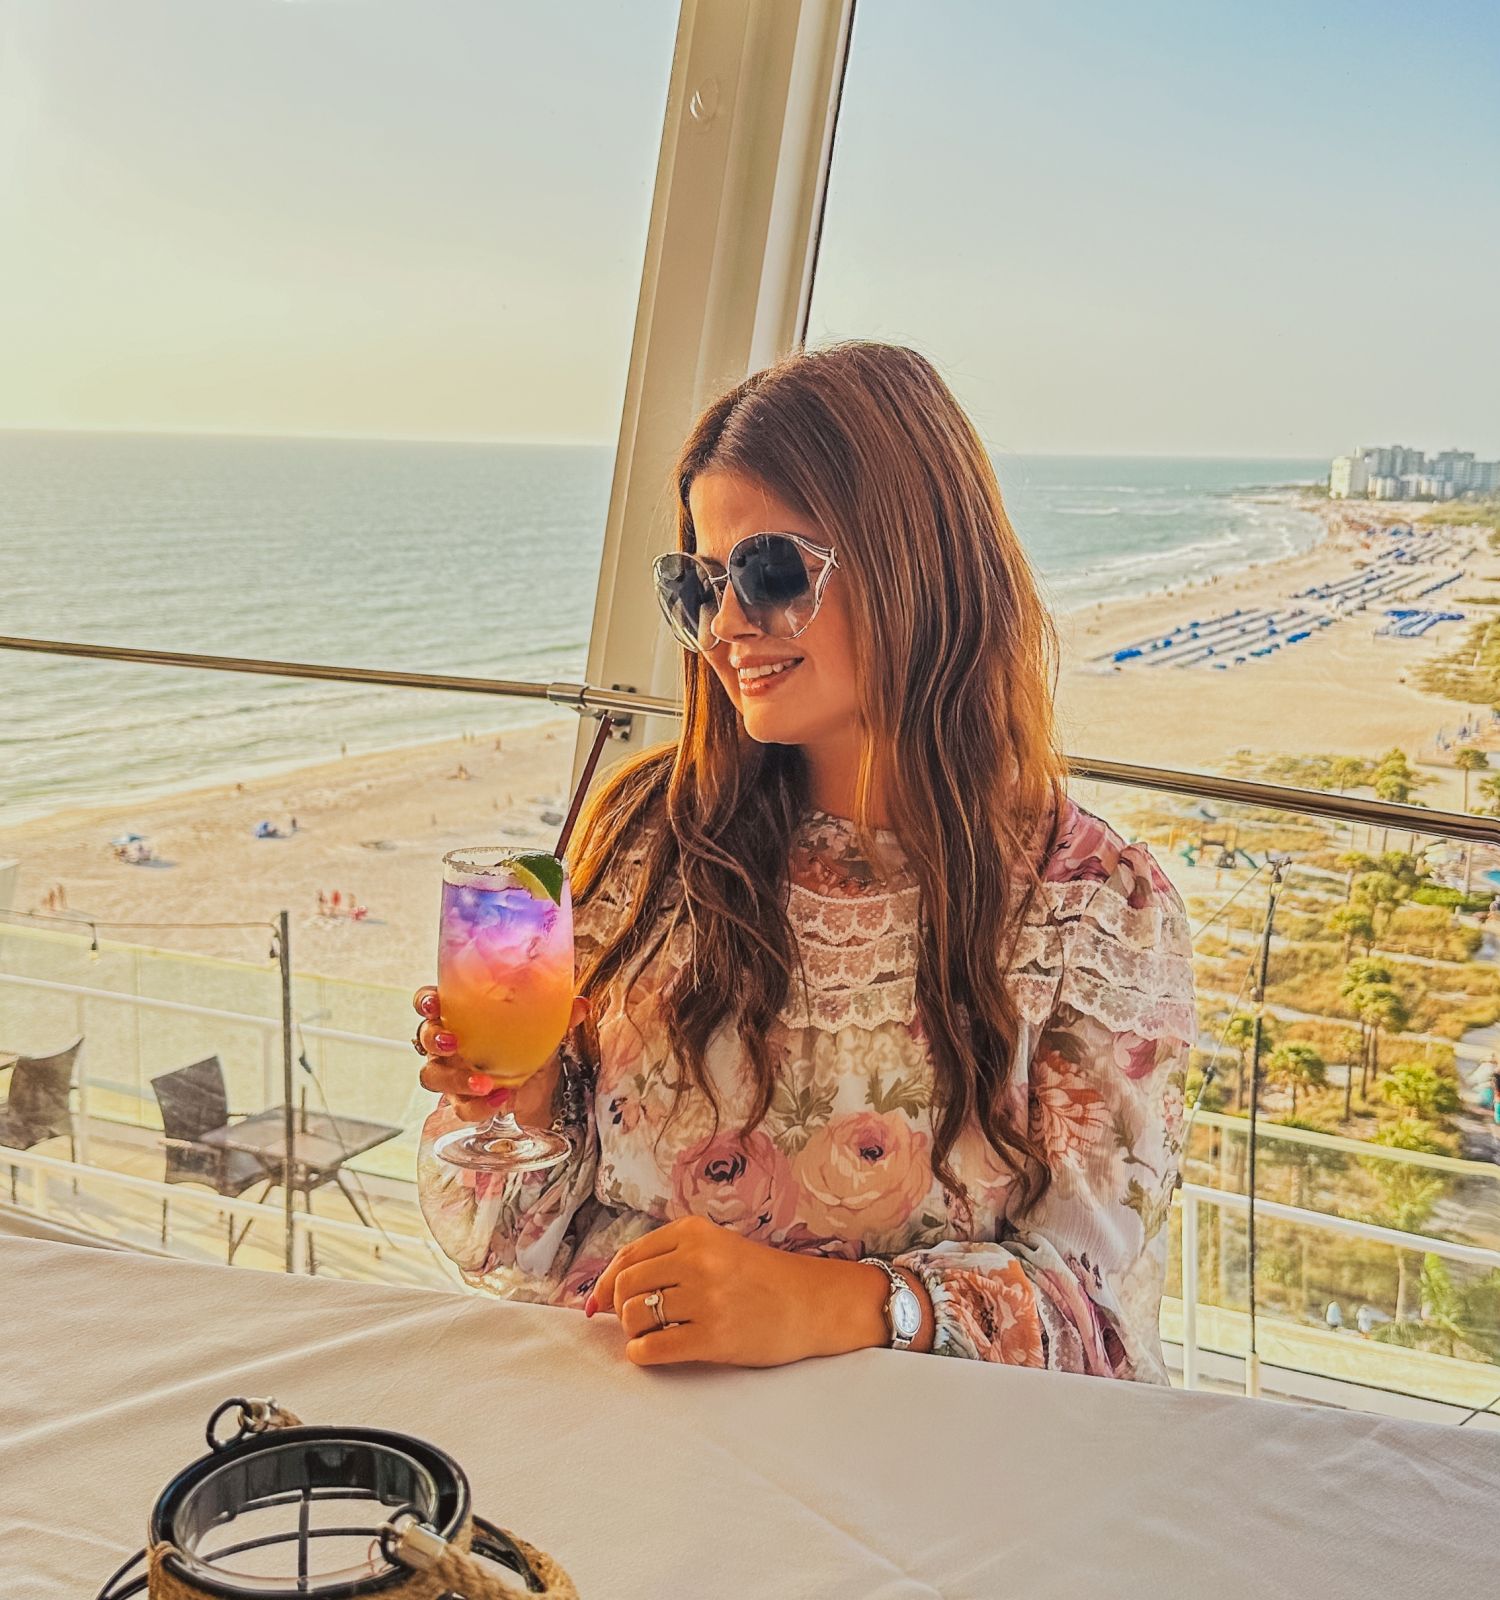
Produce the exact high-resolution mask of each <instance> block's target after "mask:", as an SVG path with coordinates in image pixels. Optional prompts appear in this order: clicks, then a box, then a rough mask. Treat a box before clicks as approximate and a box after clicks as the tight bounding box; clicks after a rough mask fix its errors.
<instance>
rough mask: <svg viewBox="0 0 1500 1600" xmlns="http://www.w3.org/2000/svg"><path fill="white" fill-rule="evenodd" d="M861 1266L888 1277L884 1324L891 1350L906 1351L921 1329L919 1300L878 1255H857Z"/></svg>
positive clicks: (907, 1284) (903, 1279) (899, 1275)
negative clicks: (876, 1268)
mask: <svg viewBox="0 0 1500 1600" xmlns="http://www.w3.org/2000/svg"><path fill="white" fill-rule="evenodd" d="M859 1263H860V1265H861V1266H862V1267H879V1268H880V1270H881V1271H882V1272H883V1273H884V1274H885V1275H886V1277H888V1278H889V1279H890V1280H891V1297H890V1299H889V1300H887V1301H886V1303H885V1325H886V1328H887V1329H888V1330H889V1333H890V1346H891V1349H892V1350H909V1349H911V1342H912V1340H913V1339H915V1338H916V1336H917V1335H918V1334H919V1333H920V1332H921V1331H922V1302H921V1301H920V1300H919V1299H917V1296H916V1292H915V1290H913V1288H912V1286H911V1285H910V1284H909V1283H908V1282H907V1281H906V1279H905V1278H903V1277H902V1276H901V1274H900V1273H899V1272H897V1271H896V1269H895V1268H894V1267H893V1266H892V1265H891V1264H890V1262H889V1261H882V1260H881V1259H880V1257H879V1256H861V1257H860V1258H859Z"/></svg>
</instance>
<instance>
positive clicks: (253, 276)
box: [0, 0, 1500, 457]
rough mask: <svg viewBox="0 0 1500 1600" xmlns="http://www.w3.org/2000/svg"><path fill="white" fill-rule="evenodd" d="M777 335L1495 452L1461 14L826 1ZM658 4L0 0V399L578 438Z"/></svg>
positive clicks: (1145, 449)
mask: <svg viewBox="0 0 1500 1600" xmlns="http://www.w3.org/2000/svg"><path fill="white" fill-rule="evenodd" d="M855 17H856V20H855V32H854V40H853V50H852V55H851V60H850V67H849V72H848V76H847V79H846V83H845V98H844V103H843V109H842V113H841V118H840V124H839V132H838V140H837V144H836V148H835V157H834V167H833V173H832V178H831V183H830V190H829V200H828V207H827V212H826V217H825V226H824V235H823V243H822V250H821V254H820V259H819V268H818V276H817V281H816V287H815V294H814V303H813V317H812V326H811V328H810V330H809V336H810V340H811V341H812V342H813V343H818V342H821V341H822V340H824V339H828V338H833V337H854V336H860V337H871V338H881V339H892V340H896V341H899V342H902V343H907V344H912V345H915V346H916V347H917V348H919V349H921V350H923V351H924V352H925V353H927V354H928V355H929V356H931V357H932V358H933V359H934V360H935V361H936V362H937V363H938V365H939V366H940V367H941V369H942V370H943V372H944V373H945V375H946V376H947V377H948V379H949V382H950V383H951V384H952V385H953V387H954V389H955V391H956V392H957V393H958V395H959V398H960V399H961V400H962V401H963V402H964V404H965V405H966V406H967V407H968V408H969V409H970V411H971V413H972V414H973V415H974V417H975V420H976V422H977V423H978V425H979V427H980V431H981V433H982V434H983V435H984V436H985V438H986V439H987V440H989V441H990V442H991V443H992V445H994V446H995V447H996V448H998V449H1003V450H1007V451H1017V452H1023V453H1030V452H1038V453H1061V454H1117V453H1118V454H1163V455H1177V454H1184V455H1186V454H1203V455H1238V456H1278V457H1281V456H1285V457H1318V456H1327V455H1331V454H1334V453H1337V452H1340V451H1343V450H1347V449H1350V448H1352V447H1354V446H1356V445H1360V444H1374V443H1379V442H1389V441H1394V440H1401V441H1403V442H1407V443H1411V444H1415V445H1418V446H1421V447H1424V448H1427V449H1429V450H1435V449H1439V448H1443V447H1446V446H1449V445H1452V446H1456V447H1458V448H1461V449H1473V450H1475V451H1476V452H1477V453H1478V454H1480V455H1481V456H1486V457H1495V456H1500V382H1497V381H1496V379H1497V370H1500V359H1497V358H1500V327H1497V312H1500V306H1497V295H1496V292H1495V285H1496V283H1497V282H1500V7H1497V6H1494V5H1493V4H1479V3H1471V4H1459V3H1450V0H1432V3H1430V4H1426V5H1424V6H1423V7H1421V8H1420V9H1418V8H1413V7H1410V6H1407V5H1399V6H1398V5H1395V4H1382V3H1376V0H1371V3H1367V4H1361V5H1356V4H1346V3H1342V0H1338V3H1335V0H1306V3H1303V4H1293V3H1286V0H1261V3H1260V4H1257V5H1255V6H1231V5H1209V6H1204V5H1202V4H1201V3H1199V4H1193V5H1190V4H1179V3H1175V0H1173V3H1167V0H1132V4H1130V5H1128V6H1120V5H1118V4H1104V3H1100V0H1072V3H1063V0H1059V3H1057V4H1053V5H1048V6H1037V5H1034V4H1030V5H1022V4H1020V3H1018V0H857V7H856V13H855ZM675 27H676V6H675V4H673V3H672V0H570V3H569V4H567V5H555V6H553V5H538V4H535V3H534V0H435V3H418V0H0V427H39V428H120V429H136V430H161V431H177V430H185V431H207V432H244V433H272V434H299V433H308V434H333V435H358V436H373V437H398V438H451V439H518V440H541V439H556V440H569V441H581V440H588V441H595V442H600V443H608V444H612V443H613V442H614V440H615V438H616V436H617V433H618V425H619V413H620V405H621V400H622V396H623V391H624V380H625V369H626V363H627V361H628V357H629V345H630V339H631V336H632V331H633V322H634V317H635V310H636V302H637V297H638V290H639V275H640V269H641V259H642V253H643V249H644V243H645V235H646V226H647V221H648V214H649V207H650V196H651V185H652V182H653V179H654V175H655V168H656V161H657V156H658V148H659V140H660V131H661V119H662V113H663V109H664V106H665V96H666V87H667V81H668V75H669V72H670V65H671V52H672V44H673V38H674V33H675Z"/></svg>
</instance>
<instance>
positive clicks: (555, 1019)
mask: <svg viewBox="0 0 1500 1600" xmlns="http://www.w3.org/2000/svg"><path fill="white" fill-rule="evenodd" d="M573 993H574V991H573V906H572V899H571V896H570V894H569V886H568V873H567V868H566V866H565V865H564V864H563V863H562V862H561V861H559V860H558V859H557V857H555V856H551V855H547V854H546V853H545V852H538V851H526V850H506V849H504V848H502V847H499V846H490V847H485V848H482V849H470V850H454V851H452V852H450V853H449V854H448V855H446V856H444V857H443V909H442V917H441V920H440V923H439V928H438V1003H439V1009H440V1011H441V1014H442V1018H443V1024H444V1026H445V1027H446V1028H447V1029H448V1030H449V1031H450V1032H451V1033H453V1034H454V1035H456V1037H457V1039H458V1053H459V1054H460V1055H461V1056H462V1057H463V1059H464V1060H465V1061H466V1062H468V1063H469V1064H470V1065H471V1066H472V1067H473V1068H474V1070H475V1071H476V1072H483V1073H485V1074H487V1075H488V1076H489V1077H490V1078H492V1079H493V1080H494V1081H495V1083H496V1084H497V1085H499V1086H501V1087H503V1088H507V1089H514V1088H516V1087H518V1086H519V1085H520V1084H523V1083H525V1082H526V1080H527V1079H528V1078H529V1077H531V1075H532V1074H533V1073H535V1072H537V1071H538V1070H539V1069H540V1068H541V1067H543V1066H545V1065H546V1063H547V1062H548V1060H549V1059H550V1058H551V1057H552V1055H553V1053H554V1052H555V1051H556V1050H557V1047H558V1045H559V1044H561V1043H562V1040H563V1036H564V1035H565V1034H566V1033H567V1031H568V1019H569V1016H570V1014H571V1012H572V1009H573ZM434 1148H435V1150H436V1153H437V1154H438V1155H439V1156H441V1157H442V1158H443V1160H445V1161H448V1162H451V1163H452V1164H453V1165H455V1166H461V1167H469V1168H477V1169H479V1170H481V1171H486V1172H505V1171H514V1172H529V1171H534V1170H536V1169H538V1168H541V1167H550V1166H553V1165H555V1164H556V1163H557V1162H559V1161H561V1160H562V1159H563V1158H564V1157H565V1156H566V1155H567V1154H568V1151H569V1148H570V1147H569V1144H568V1141H567V1140H566V1139H565V1138H563V1137H562V1136H561V1135H560V1134H556V1133H551V1132H546V1131H543V1130H540V1129H531V1128H522V1127H521V1126H520V1125H519V1124H518V1123H517V1122H516V1120H515V1117H514V1115H513V1114H512V1112H511V1111H510V1110H509V1109H506V1110H504V1111H501V1112H500V1113H499V1114H497V1115H496V1116H495V1117H493V1118H491V1120H490V1121H489V1122H487V1123H485V1124H484V1125H483V1126H481V1127H477V1128H463V1129H459V1130H457V1131H456V1132H453V1133H449V1134H446V1135H444V1136H443V1138H441V1139H439V1140H438V1141H437V1144H436V1146H435V1147H434Z"/></svg>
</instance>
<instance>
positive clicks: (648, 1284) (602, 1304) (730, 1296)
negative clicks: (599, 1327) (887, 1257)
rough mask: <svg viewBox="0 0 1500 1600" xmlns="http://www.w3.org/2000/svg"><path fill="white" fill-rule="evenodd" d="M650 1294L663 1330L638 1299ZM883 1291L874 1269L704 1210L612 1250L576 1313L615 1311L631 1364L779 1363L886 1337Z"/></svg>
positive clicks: (886, 1290) (885, 1289)
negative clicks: (761, 1235) (738, 1229)
mask: <svg viewBox="0 0 1500 1600" xmlns="http://www.w3.org/2000/svg"><path fill="white" fill-rule="evenodd" d="M653 1291H655V1292H657V1293H659V1294H660V1295H661V1297H662V1298H661V1310H662V1311H663V1313H664V1314H665V1316H666V1319H667V1324H668V1325H667V1326H666V1327H665V1328H663V1327H661V1326H660V1325H659V1324H658V1322H657V1318H656V1312H655V1311H654V1310H653V1309H652V1307H650V1306H648V1305H647V1304H646V1298H645V1297H646V1296H647V1295H648V1294H649V1293H651V1292H653ZM889 1292H890V1291H889V1288H888V1280H887V1278H886V1276H885V1274H884V1273H883V1272H882V1271H881V1270H880V1268H879V1267H872V1266H866V1265H864V1264H863V1263H861V1262H858V1261H843V1260H825V1259H824V1258H823V1257H821V1256H809V1255H799V1254H797V1253H795V1252H793V1251H789V1250H778V1249H776V1248H775V1247H774V1246H772V1245H768V1244H761V1243H759V1242H758V1241H756V1240H754V1239H746V1238H744V1237H743V1236H742V1235H740V1234H738V1233H735V1232H734V1231H733V1230H732V1229H730V1228H721V1227H720V1226H719V1225H718V1224H717V1223H714V1222H710V1221H709V1220H708V1219H707V1218H706V1217H681V1218H679V1219H678V1220H677V1221H676V1222H669V1223H667V1224H666V1225H665V1226H664V1227H660V1228H657V1229H656V1230H655V1231H654V1232H652V1233H648V1234H646V1235H645V1236H644V1237H642V1238H640V1239H636V1240H635V1241H634V1242H633V1243H631V1244H627V1245H625V1246H623V1247H622V1248H621V1249H620V1250H619V1251H617V1252H616V1254H615V1257H614V1260H612V1261H611V1262H610V1264H609V1265H608V1266H607V1267H606V1268H605V1269H604V1271H603V1272H602V1273H601V1274H600V1275H599V1281H598V1282H597V1283H596V1284H595V1285H594V1292H593V1293H592V1294H591V1295H590V1296H589V1298H588V1300H587V1302H586V1303H585V1305H584V1310H585V1312H587V1313H588V1315H590V1316H592V1315H593V1314H594V1312H595V1311H597V1310H604V1311H613V1312H614V1313H615V1315H616V1316H618V1317H619V1319H620V1324H621V1326H622V1327H623V1328H624V1329H625V1332H626V1334H627V1336H628V1338H629V1342H628V1343H627V1344H626V1346H625V1354H626V1356H627V1357H628V1358H629V1359H630V1360H631V1361H633V1362H634V1363H635V1364H636V1365H637V1366H641V1367H650V1366H664V1365H669V1364H671V1363H673V1362H678V1361H707V1362H715V1363H719V1364H722V1365H724V1366H735V1367H779V1366H784V1365H785V1364H786V1363H787V1362H789V1361H801V1360H802V1359H803V1358H804V1357H806V1356H826V1355H839V1354H842V1353H843V1352H844V1351H847V1350H863V1349H865V1348H867V1347H869V1346H872V1345H883V1344H885V1343H886V1329H885V1302H886V1297H887V1295H888V1294H889ZM925 1294H926V1291H925V1290H920V1291H919V1298H922V1299H923V1301H924V1312H925V1316H926V1319H927V1321H928V1322H930V1319H931V1312H930V1310H929V1309H927V1306H926V1302H925ZM924 1331H925V1324H924ZM929 1343H930V1335H929Z"/></svg>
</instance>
